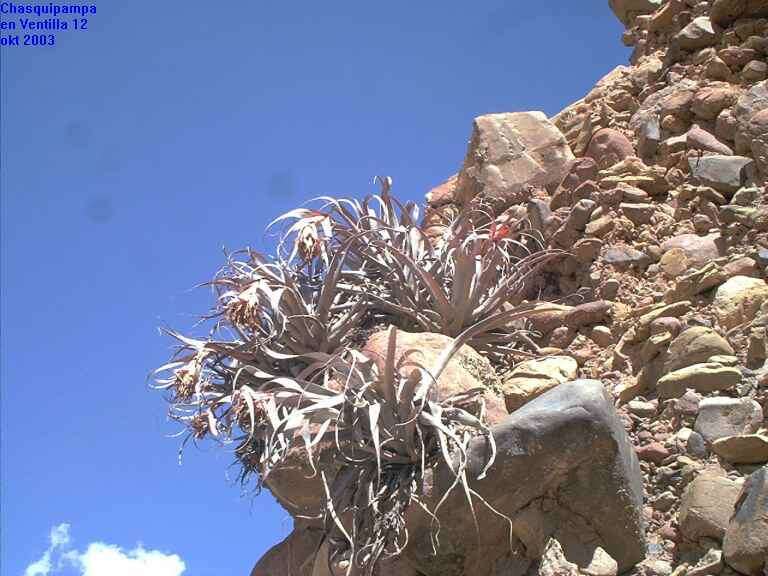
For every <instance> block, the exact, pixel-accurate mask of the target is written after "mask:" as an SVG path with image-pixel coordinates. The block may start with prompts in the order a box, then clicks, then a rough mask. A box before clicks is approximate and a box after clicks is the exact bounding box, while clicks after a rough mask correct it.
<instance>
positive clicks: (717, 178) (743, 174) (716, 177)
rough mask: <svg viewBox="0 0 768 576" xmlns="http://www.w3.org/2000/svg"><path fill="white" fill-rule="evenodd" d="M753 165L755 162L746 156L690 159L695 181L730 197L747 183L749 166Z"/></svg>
mask: <svg viewBox="0 0 768 576" xmlns="http://www.w3.org/2000/svg"><path fill="white" fill-rule="evenodd" d="M753 163H754V160H752V159H751V158H747V157H745V156H721V155H713V156H703V157H701V158H689V159H688V164H689V166H690V168H691V175H692V177H693V179H694V181H696V182H697V183H698V184H701V185H702V186H711V187H712V188H714V189H715V190H717V191H718V192H722V193H723V194H727V195H728V196H731V195H732V194H733V193H734V192H736V191H737V190H738V189H739V188H741V187H742V186H743V185H744V184H745V183H746V182H747V176H748V171H749V165H750V164H753Z"/></svg>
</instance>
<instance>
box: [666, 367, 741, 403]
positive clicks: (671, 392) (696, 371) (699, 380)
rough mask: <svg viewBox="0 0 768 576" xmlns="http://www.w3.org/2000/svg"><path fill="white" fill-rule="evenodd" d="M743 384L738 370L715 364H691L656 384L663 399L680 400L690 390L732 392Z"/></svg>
mask: <svg viewBox="0 0 768 576" xmlns="http://www.w3.org/2000/svg"><path fill="white" fill-rule="evenodd" d="M739 383H741V372H740V371H739V369H738V368H733V367H731V366H721V365H720V364H717V363H715V362H708V363H704V364H691V365H690V366H686V367H685V368H680V369H678V370H675V371H673V372H670V373H669V374H666V375H665V376H662V377H661V378H660V379H659V381H658V382H657V384H656V387H657V389H658V392H659V396H660V397H661V398H679V397H680V396H682V395H683V394H685V391H686V390H687V389H688V388H691V389H693V390H696V391H697V392H715V391H718V390H730V389H733V388H735V387H736V386H737V385H738V384H739Z"/></svg>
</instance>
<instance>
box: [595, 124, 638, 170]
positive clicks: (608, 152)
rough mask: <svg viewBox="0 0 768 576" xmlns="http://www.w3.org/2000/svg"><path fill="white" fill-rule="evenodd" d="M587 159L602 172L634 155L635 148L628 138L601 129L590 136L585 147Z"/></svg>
mask: <svg viewBox="0 0 768 576" xmlns="http://www.w3.org/2000/svg"><path fill="white" fill-rule="evenodd" d="M586 155H587V157H589V158H592V159H594V160H595V162H597V166H598V167H599V168H600V169H601V170H604V169H605V168H610V167H611V166H613V165H614V164H616V163H617V162H621V161H622V160H624V158H627V157H629V156H634V155H635V147H634V146H632V142H630V141H629V138H627V137H626V136H624V134H622V133H621V132H619V131H618V130H614V129H613V128H602V129H600V130H598V131H597V132H595V133H594V134H593V135H592V139H591V140H590V141H589V146H587V154H586Z"/></svg>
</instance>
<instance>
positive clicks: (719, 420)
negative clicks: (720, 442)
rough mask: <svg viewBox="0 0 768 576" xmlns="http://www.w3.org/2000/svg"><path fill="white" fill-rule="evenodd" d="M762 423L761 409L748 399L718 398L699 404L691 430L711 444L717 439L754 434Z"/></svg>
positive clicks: (706, 399) (708, 399)
mask: <svg viewBox="0 0 768 576" xmlns="http://www.w3.org/2000/svg"><path fill="white" fill-rule="evenodd" d="M762 421H763V409H762V408H761V407H760V404H758V403H757V402H755V401H754V400H752V399H750V398H728V397H725V396H718V397H715V398H705V399H704V400H702V401H701V402H700V403H699V414H698V416H697V417H696V424H695V425H694V427H693V429H694V430H695V431H696V432H698V433H699V434H701V435H702V437H703V438H704V439H705V440H706V441H707V442H708V443H712V442H714V441H715V440H717V439H718V438H724V437H726V436H734V435H736V434H751V433H752V432H756V431H757V429H758V428H759V427H760V423H761V422H762Z"/></svg>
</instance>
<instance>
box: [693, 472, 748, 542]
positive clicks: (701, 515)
mask: <svg viewBox="0 0 768 576" xmlns="http://www.w3.org/2000/svg"><path fill="white" fill-rule="evenodd" d="M739 492H740V488H739V485H738V484H736V482H734V481H733V480H730V479H728V478H726V477H725V476H720V475H718V474H716V473H714V472H703V473H702V474H700V475H699V476H698V477H696V479H695V480H694V481H693V482H691V483H690V484H689V485H688V486H687V487H686V489H685V492H683V496H682V499H681V505H680V514H679V522H680V533H681V534H682V535H683V537H685V538H686V539H687V540H689V541H691V542H698V541H700V540H701V539H703V538H713V539H715V540H719V541H722V539H723V536H725V530H726V528H727V527H728V521H729V520H730V518H731V514H732V513H733V507H734V504H736V500H737V499H738V497H739Z"/></svg>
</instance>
